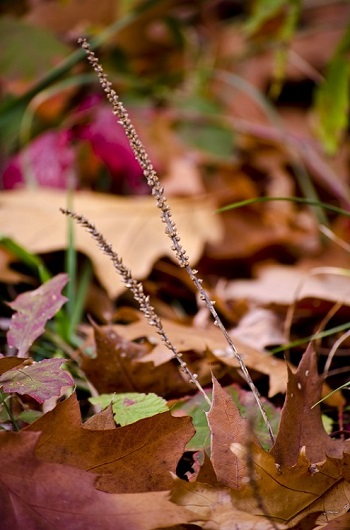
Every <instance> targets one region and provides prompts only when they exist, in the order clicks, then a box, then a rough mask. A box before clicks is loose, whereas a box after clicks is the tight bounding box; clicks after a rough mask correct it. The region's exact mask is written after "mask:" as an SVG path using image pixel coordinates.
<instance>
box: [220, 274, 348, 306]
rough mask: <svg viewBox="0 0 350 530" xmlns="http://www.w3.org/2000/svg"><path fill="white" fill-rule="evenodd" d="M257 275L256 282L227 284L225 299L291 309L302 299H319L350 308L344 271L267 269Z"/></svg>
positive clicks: (241, 281)
mask: <svg viewBox="0 0 350 530" xmlns="http://www.w3.org/2000/svg"><path fill="white" fill-rule="evenodd" d="M257 275H258V277H257V278H256V279H253V280H234V281H232V282H230V283H229V284H227V285H226V286H225V292H224V293H223V298H225V299H230V298H231V299H235V300H237V299H238V300H239V299H248V300H253V301H254V302H255V303H259V304H280V305H287V306H288V305H290V304H292V303H293V302H296V301H298V300H301V299H305V298H316V299H319V300H327V301H329V302H335V303H336V302H339V301H340V302H342V303H343V304H344V305H350V277H349V274H348V272H347V271H346V270H344V269H339V268H337V267H327V266H326V267H314V268H312V269H311V268H310V267H309V268H307V267H306V266H305V268H303V269H302V268H301V267H299V268H298V267H296V266H294V265H293V266H289V265H266V266H261V267H259V268H257Z"/></svg>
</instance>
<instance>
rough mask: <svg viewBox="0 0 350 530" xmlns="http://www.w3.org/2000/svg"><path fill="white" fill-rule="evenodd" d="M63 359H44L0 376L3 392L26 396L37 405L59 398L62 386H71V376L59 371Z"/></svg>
mask: <svg viewBox="0 0 350 530" xmlns="http://www.w3.org/2000/svg"><path fill="white" fill-rule="evenodd" d="M65 362H66V360H65V359H44V360H42V361H39V362H38V363H34V364H31V365H29V366H24V367H23V368H12V369H11V370H8V371H7V372H4V373H3V374H2V375H1V376H0V386H2V389H3V391H4V392H8V393H11V392H16V393H17V394H27V395H28V396H31V397H32V398H33V399H35V400H36V401H38V403H43V401H45V400H46V399H49V398H51V397H53V396H59V395H60V393H61V390H62V387H64V386H72V385H73V384H74V380H73V378H72V376H71V375H70V374H69V373H68V372H66V371H64V370H62V369H61V366H62V364H64V363H65Z"/></svg>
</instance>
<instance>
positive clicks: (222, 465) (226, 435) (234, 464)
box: [206, 377, 256, 489]
mask: <svg viewBox="0 0 350 530" xmlns="http://www.w3.org/2000/svg"><path fill="white" fill-rule="evenodd" d="M206 415H207V419H208V424H209V427H210V432H211V462H212V464H213V468H214V471H215V473H216V476H217V479H218V481H219V482H220V483H221V484H223V485H225V486H229V487H231V488H234V489H238V488H239V487H240V486H241V485H242V479H243V480H246V469H245V465H243V463H242V462H241V461H240V459H238V458H237V456H236V455H235V453H233V452H232V451H231V449H230V447H231V444H232V443H234V442H239V443H241V444H244V445H246V444H247V443H248V441H250V440H249V438H251V439H252V440H253V439H254V441H255V442H256V439H255V437H254V436H253V434H252V433H251V432H250V431H251V426H250V425H249V421H248V420H246V419H244V418H242V416H241V415H240V413H239V410H238V408H237V406H236V404H235V403H234V401H233V399H232V398H231V397H230V396H229V395H228V394H227V392H225V390H224V389H223V388H222V387H221V386H220V384H219V383H218V381H217V380H216V379H215V378H214V377H213V401H212V406H211V408H210V410H209V412H207V413H206Z"/></svg>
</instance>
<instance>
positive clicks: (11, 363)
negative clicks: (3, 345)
mask: <svg viewBox="0 0 350 530" xmlns="http://www.w3.org/2000/svg"><path fill="white" fill-rule="evenodd" d="M25 360H26V359H23V358H22V359H20V358H18V357H0V375H2V374H3V373H5V372H7V371H8V370H12V368H15V367H16V366H19V365H20V364H23V362H24V361H25Z"/></svg>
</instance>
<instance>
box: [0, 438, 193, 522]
mask: <svg viewBox="0 0 350 530" xmlns="http://www.w3.org/2000/svg"><path fill="white" fill-rule="evenodd" d="M39 437H40V433H34V432H25V431H22V432H19V433H14V432H2V433H0V461H1V468H0V496H1V503H0V520H1V523H0V525H1V529H2V530H21V529H23V528H25V529H26V530H52V529H53V528H66V529H69V530H81V529H82V528H86V529H88V528H93V529H96V530H115V529H118V530H129V529H132V530H153V529H154V528H160V527H161V528H164V527H169V526H172V525H176V524H182V523H190V522H191V521H192V520H193V518H194V516H193V514H192V513H190V512H188V511H187V510H186V509H185V508H182V507H178V506H176V505H175V504H174V503H172V502H170V500H169V499H168V493H167V492H166V491H165V492H164V491H162V492H149V493H142V494H119V495H118V494H109V493H105V492H103V491H98V490H96V489H95V487H94V482H95V480H96V475H95V474H93V473H89V472H86V471H82V470H80V469H75V468H73V467H69V466H67V465H62V464H55V463H50V462H45V461H42V460H40V459H39V458H38V457H37V456H36V454H35V448H36V444H37V442H38V439H39Z"/></svg>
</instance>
